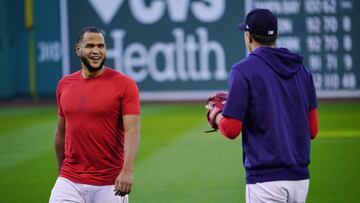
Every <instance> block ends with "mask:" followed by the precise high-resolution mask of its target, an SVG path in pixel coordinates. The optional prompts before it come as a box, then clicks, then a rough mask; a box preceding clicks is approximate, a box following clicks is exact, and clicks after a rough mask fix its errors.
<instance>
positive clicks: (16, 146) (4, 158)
mask: <svg viewBox="0 0 360 203" xmlns="http://www.w3.org/2000/svg"><path fill="white" fill-rule="evenodd" d="M54 126H55V121H54V120H49V121H46V122H41V123H35V124H33V125H31V126H27V127H24V128H20V127H19V128H18V129H17V130H15V131H11V132H9V133H8V134H6V136H1V137H0V171H1V170H4V169H7V168H10V167H13V166H15V165H17V164H18V163H21V162H23V161H26V160H28V159H31V158H33V157H35V156H37V155H38V154H41V153H43V152H44V151H48V150H50V149H53V148H54V147H53V146H54V144H53V143H54V141H53V140H54Z"/></svg>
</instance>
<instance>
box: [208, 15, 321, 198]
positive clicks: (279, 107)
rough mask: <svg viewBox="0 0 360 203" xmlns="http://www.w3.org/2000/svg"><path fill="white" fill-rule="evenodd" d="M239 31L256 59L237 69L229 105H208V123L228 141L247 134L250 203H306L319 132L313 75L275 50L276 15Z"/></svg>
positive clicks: (250, 19)
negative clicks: (312, 152)
mask: <svg viewBox="0 0 360 203" xmlns="http://www.w3.org/2000/svg"><path fill="white" fill-rule="evenodd" d="M238 29H239V30H242V31H244V38H245V43H246V46H247V49H248V51H249V52H250V54H249V56H248V57H246V58H245V59H243V60H241V61H239V62H238V63H236V64H234V65H233V66H232V69H231V73H230V76H229V81H228V95H227V100H226V103H225V102H220V103H216V102H215V103H211V102H210V105H209V103H208V105H207V108H208V109H209V111H208V121H209V123H210V124H211V125H212V127H213V128H215V129H219V130H220V132H221V134H223V135H224V136H226V137H227V138H230V139H235V138H236V137H237V136H238V135H239V134H240V133H242V145H243V164H244V167H245V170H246V202H248V203H258V202H266V203H269V202H305V200H306V197H307V193H308V188H309V177H310V175H309V169H308V166H309V164H310V140H311V139H314V138H315V137H316V135H317V132H318V119H317V110H316V108H317V101H316V93H315V88H314V83H313V79H312V75H311V73H310V71H309V70H308V69H307V68H305V67H304V65H303V58H302V57H301V56H298V55H296V54H294V53H291V52H290V51H289V50H287V49H285V48H275V42H276V39H277V36H278V29H277V19H276V17H275V16H274V15H273V14H272V13H271V11H269V10H267V9H254V10H252V11H251V12H250V13H248V14H247V16H246V19H245V22H244V23H242V24H240V25H239V27H238ZM209 100H211V99H209Z"/></svg>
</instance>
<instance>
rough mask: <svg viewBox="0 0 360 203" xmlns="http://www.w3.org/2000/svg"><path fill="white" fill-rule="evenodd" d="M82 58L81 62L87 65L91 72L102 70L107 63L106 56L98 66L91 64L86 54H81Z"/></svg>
mask: <svg viewBox="0 0 360 203" xmlns="http://www.w3.org/2000/svg"><path fill="white" fill-rule="evenodd" d="M80 59H81V62H82V63H83V64H84V65H85V67H86V69H88V71H89V72H90V73H95V72H97V71H99V70H101V68H102V67H103V65H104V63H105V60H106V57H105V58H104V59H103V60H102V61H101V63H100V65H99V66H97V67H94V66H91V65H90V62H89V60H88V59H87V58H85V57H84V56H81V57H80Z"/></svg>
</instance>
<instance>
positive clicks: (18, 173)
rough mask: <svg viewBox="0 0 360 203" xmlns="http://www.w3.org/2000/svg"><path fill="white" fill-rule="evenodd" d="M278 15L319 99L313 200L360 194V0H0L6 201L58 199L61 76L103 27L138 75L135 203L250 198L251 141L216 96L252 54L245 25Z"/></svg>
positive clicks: (0, 150)
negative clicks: (266, 14)
mask: <svg viewBox="0 0 360 203" xmlns="http://www.w3.org/2000/svg"><path fill="white" fill-rule="evenodd" d="M253 8H268V9H270V10H271V11H272V12H273V13H274V14H275V15H276V16H277V17H278V26H279V32H280V37H279V39H278V41H277V46H278V47H285V48H288V49H289V50H291V51H293V52H296V53H298V54H300V55H302V56H303V57H304V63H305V65H306V66H307V67H308V68H309V69H310V70H311V72H312V73H313V76H314V82H315V86H316V90H317V95H318V98H319V103H320V106H319V119H320V132H319V136H318V138H317V139H316V140H315V141H314V142H313V145H312V164H311V171H312V181H311V185H310V192H309V197H308V202H360V201H359V199H360V175H359V173H358V171H360V160H359V158H358V154H359V153H360V125H359V123H360V39H359V36H360V23H359V22H358V21H359V20H360V13H359V12H358V11H359V10H360V2H359V1H355V0H236V1H235V0H234V1H230V0H76V1H69V0H53V1H47V0H3V1H0V66H1V74H0V196H1V198H0V202H47V200H48V197H49V194H50V190H51V188H52V186H53V184H54V181H55V179H56V161H55V153H54V150H53V135H54V130H55V127H56V117H57V115H56V103H55V90H56V85H57V82H58V81H59V79H60V78H61V77H63V76H65V75H67V74H69V73H72V72H74V71H77V70H79V69H80V60H79V59H78V58H77V56H76V54H75V49H74V46H75V43H76V41H77V37H78V33H79V31H80V30H81V29H82V28H83V27H86V26H96V27H98V28H100V29H102V30H103V32H104V33H105V37H106V43H107V61H106V63H105V64H106V65H107V66H110V67H112V68H114V69H116V70H118V71H121V72H123V73H125V74H127V75H129V76H131V77H132V78H134V79H135V80H136V82H137V84H138V86H139V89H140V95H141V101H142V129H141V130H142V142H141V148H140V151H139V156H138V160H137V168H136V174H135V184H134V191H133V193H132V195H131V197H130V198H131V199H132V202H145V203H149V202H166V203H168V202H184V201H186V202H245V197H244V184H245V180H244V170H243V168H242V151H241V139H239V138H238V139H237V140H235V141H229V140H226V139H224V138H223V137H221V136H219V134H218V133H213V134H211V135H208V134H204V133H203V131H204V130H206V129H207V128H208V124H207V123H206V119H205V115H204V114H205V110H204V101H205V100H206V98H207V97H208V96H209V95H211V94H212V93H214V92H217V91H222V90H226V87H227V77H228V74H229V71H230V69H231V66H232V64H234V63H236V62H237V61H239V60H241V59H242V58H244V57H246V55H247V52H246V49H245V47H244V41H243V33H241V32H237V31H236V27H237V25H238V24H239V23H240V22H242V21H244V19H245V15H246V13H247V12H248V11H250V10H251V9H253Z"/></svg>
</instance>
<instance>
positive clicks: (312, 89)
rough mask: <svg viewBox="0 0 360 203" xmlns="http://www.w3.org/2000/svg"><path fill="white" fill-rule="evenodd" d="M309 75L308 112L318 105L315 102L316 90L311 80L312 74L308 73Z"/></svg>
mask: <svg viewBox="0 0 360 203" xmlns="http://www.w3.org/2000/svg"><path fill="white" fill-rule="evenodd" d="M309 74H310V90H309V104H310V105H309V106H310V109H309V111H311V110H312V109H316V108H317V107H318V104H317V101H316V90H315V85H314V80H313V77H312V74H311V73H310V72H309Z"/></svg>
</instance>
